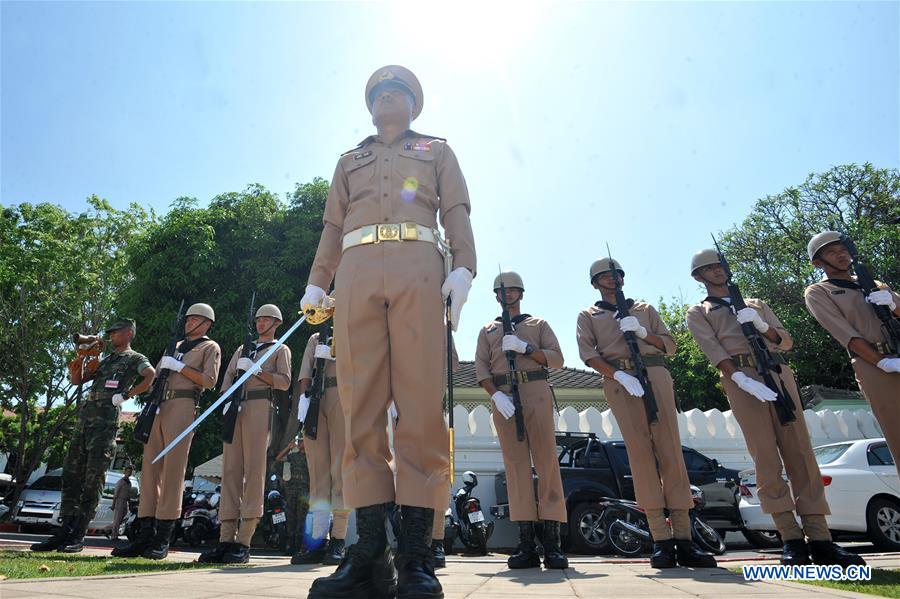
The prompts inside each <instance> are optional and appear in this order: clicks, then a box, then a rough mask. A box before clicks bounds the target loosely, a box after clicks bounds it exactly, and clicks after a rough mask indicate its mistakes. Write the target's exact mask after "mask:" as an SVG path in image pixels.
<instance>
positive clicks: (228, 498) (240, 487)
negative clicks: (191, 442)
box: [219, 399, 271, 520]
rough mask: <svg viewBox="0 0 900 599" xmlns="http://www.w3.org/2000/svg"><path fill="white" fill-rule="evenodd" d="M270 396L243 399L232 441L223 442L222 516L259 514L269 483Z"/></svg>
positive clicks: (220, 513) (244, 517)
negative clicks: (267, 476) (267, 454)
mask: <svg viewBox="0 0 900 599" xmlns="http://www.w3.org/2000/svg"><path fill="white" fill-rule="evenodd" d="M270 409H271V408H270V404H269V401H268V400H267V399H251V400H245V401H242V402H241V411H240V413H238V417H237V421H236V422H235V424H234V437H233V438H232V440H231V443H223V444H222V498H221V500H220V503H219V520H237V519H238V518H242V519H245V520H246V519H248V518H259V517H261V516H262V513H263V495H264V494H265V486H266V448H267V447H268V446H269V442H268V440H269V411H270Z"/></svg>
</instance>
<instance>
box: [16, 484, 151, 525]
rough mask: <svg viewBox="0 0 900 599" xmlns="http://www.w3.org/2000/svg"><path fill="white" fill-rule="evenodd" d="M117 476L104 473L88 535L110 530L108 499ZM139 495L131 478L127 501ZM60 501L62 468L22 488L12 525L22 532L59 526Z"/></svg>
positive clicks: (137, 487) (113, 488) (110, 501)
mask: <svg viewBox="0 0 900 599" xmlns="http://www.w3.org/2000/svg"><path fill="white" fill-rule="evenodd" d="M122 476H123V475H122V473H121V472H113V471H111V470H109V471H107V472H106V481H105V483H104V485H103V491H102V494H101V495H100V503H99V504H98V505H97V513H96V514H95V515H94V519H93V520H91V523H90V524H89V525H88V531H89V532H91V531H93V532H95V533H99V534H108V533H109V532H110V531H111V530H112V519H113V512H112V497H113V491H114V490H115V487H116V483H117V482H119V480H120V479H121V478H122ZM138 493H139V486H138V480H137V479H136V478H135V477H134V476H132V477H131V497H132V498H136V497H137V496H138ZM61 501H62V468H57V469H55V470H50V471H49V472H47V473H46V474H44V476H42V477H40V478H38V479H37V480H36V481H34V482H33V483H31V484H30V485H28V486H27V487H25V490H24V491H22V495H21V497H19V501H18V502H17V503H16V505H15V507H14V508H13V513H12V521H13V522H15V523H16V524H19V525H20V526H22V527H23V528H34V529H46V528H49V527H51V526H57V525H59V504H60V502H61Z"/></svg>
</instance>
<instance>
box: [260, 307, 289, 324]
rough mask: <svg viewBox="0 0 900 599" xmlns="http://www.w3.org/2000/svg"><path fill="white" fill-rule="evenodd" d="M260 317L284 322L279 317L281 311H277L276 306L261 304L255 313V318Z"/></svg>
mask: <svg viewBox="0 0 900 599" xmlns="http://www.w3.org/2000/svg"><path fill="white" fill-rule="evenodd" d="M260 316H271V317H272V318H274V319H276V320H281V321H284V319H283V318H282V317H281V310H279V309H278V306H276V305H275V304H263V305H262V306H260V307H259V310H257V311H256V318H259V317H260Z"/></svg>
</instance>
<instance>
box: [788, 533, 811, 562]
mask: <svg viewBox="0 0 900 599" xmlns="http://www.w3.org/2000/svg"><path fill="white" fill-rule="evenodd" d="M780 561H781V565H782V566H808V565H809V564H811V563H812V560H811V559H809V547H808V546H807V545H806V541H805V540H803V539H794V540H792V541H786V542H785V543H784V548H783V549H782V550H781V560H780Z"/></svg>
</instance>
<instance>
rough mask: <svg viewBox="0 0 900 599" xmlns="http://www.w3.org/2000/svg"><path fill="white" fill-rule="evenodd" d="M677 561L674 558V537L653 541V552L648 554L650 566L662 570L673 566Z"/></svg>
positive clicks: (676, 564) (675, 565)
mask: <svg viewBox="0 0 900 599" xmlns="http://www.w3.org/2000/svg"><path fill="white" fill-rule="evenodd" d="M677 566H678V562H677V561H676V559H675V539H666V540H664V541H657V542H656V543H653V554H652V555H651V556H650V567H652V568H659V569H660V570H664V569H666V568H675V567H677Z"/></svg>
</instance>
